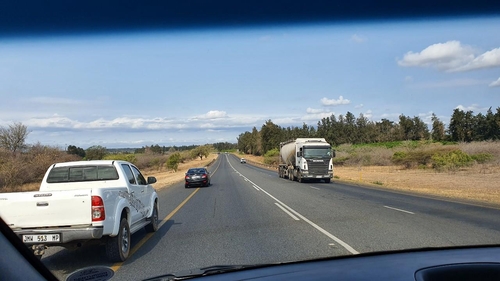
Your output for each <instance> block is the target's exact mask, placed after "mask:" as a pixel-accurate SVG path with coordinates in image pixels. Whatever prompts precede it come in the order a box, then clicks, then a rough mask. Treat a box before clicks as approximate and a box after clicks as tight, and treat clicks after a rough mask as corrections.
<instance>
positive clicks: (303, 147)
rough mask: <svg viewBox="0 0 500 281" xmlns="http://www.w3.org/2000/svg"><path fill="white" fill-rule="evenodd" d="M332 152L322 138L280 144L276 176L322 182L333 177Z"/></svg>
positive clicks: (299, 139) (301, 180) (299, 180)
mask: <svg viewBox="0 0 500 281" xmlns="http://www.w3.org/2000/svg"><path fill="white" fill-rule="evenodd" d="M332 157H335V153H334V151H332V148H331V146H330V144H329V143H328V142H326V140H325V139H324V138H297V139H295V140H290V141H286V142H282V143H280V157H279V161H280V162H279V165H278V175H279V177H280V178H288V179H289V180H292V181H294V180H297V181H298V182H304V181H305V180H324V181H325V182H327V183H329V182H330V180H331V178H332V177H333V164H332Z"/></svg>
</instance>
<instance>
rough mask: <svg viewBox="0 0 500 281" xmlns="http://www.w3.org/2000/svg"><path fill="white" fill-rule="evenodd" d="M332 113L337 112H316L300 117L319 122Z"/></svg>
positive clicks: (304, 119)
mask: <svg viewBox="0 0 500 281" xmlns="http://www.w3.org/2000/svg"><path fill="white" fill-rule="evenodd" d="M332 114H335V113H334V112H320V113H314V114H307V115H305V116H302V117H301V118H300V120H302V121H314V122H317V121H319V120H321V119H323V118H328V117H330V116H332Z"/></svg>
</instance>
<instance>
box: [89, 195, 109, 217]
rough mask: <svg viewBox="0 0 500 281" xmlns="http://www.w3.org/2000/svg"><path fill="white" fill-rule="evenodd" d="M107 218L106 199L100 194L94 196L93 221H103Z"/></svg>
mask: <svg viewBox="0 0 500 281" xmlns="http://www.w3.org/2000/svg"><path fill="white" fill-rule="evenodd" d="M105 218H106V214H105V212H104V201H102V198H101V197H100V196H92V221H103V220H104V219H105Z"/></svg>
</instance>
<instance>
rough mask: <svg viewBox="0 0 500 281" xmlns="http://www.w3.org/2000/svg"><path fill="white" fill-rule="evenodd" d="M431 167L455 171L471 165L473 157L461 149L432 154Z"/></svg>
mask: <svg viewBox="0 0 500 281" xmlns="http://www.w3.org/2000/svg"><path fill="white" fill-rule="evenodd" d="M432 161H433V164H432V166H433V168H435V169H436V170H450V171H455V170H457V169H459V168H461V167H467V166H471V165H472V163H473V161H474V159H472V157H470V156H469V155H468V154H467V153H465V152H463V151H461V150H454V151H451V152H448V153H445V154H435V155H433V156H432Z"/></svg>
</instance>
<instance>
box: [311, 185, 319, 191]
mask: <svg viewBox="0 0 500 281" xmlns="http://www.w3.org/2000/svg"><path fill="white" fill-rule="evenodd" d="M309 187H310V188H313V189H316V190H320V188H317V187H315V186H312V185H310V186H309Z"/></svg>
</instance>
